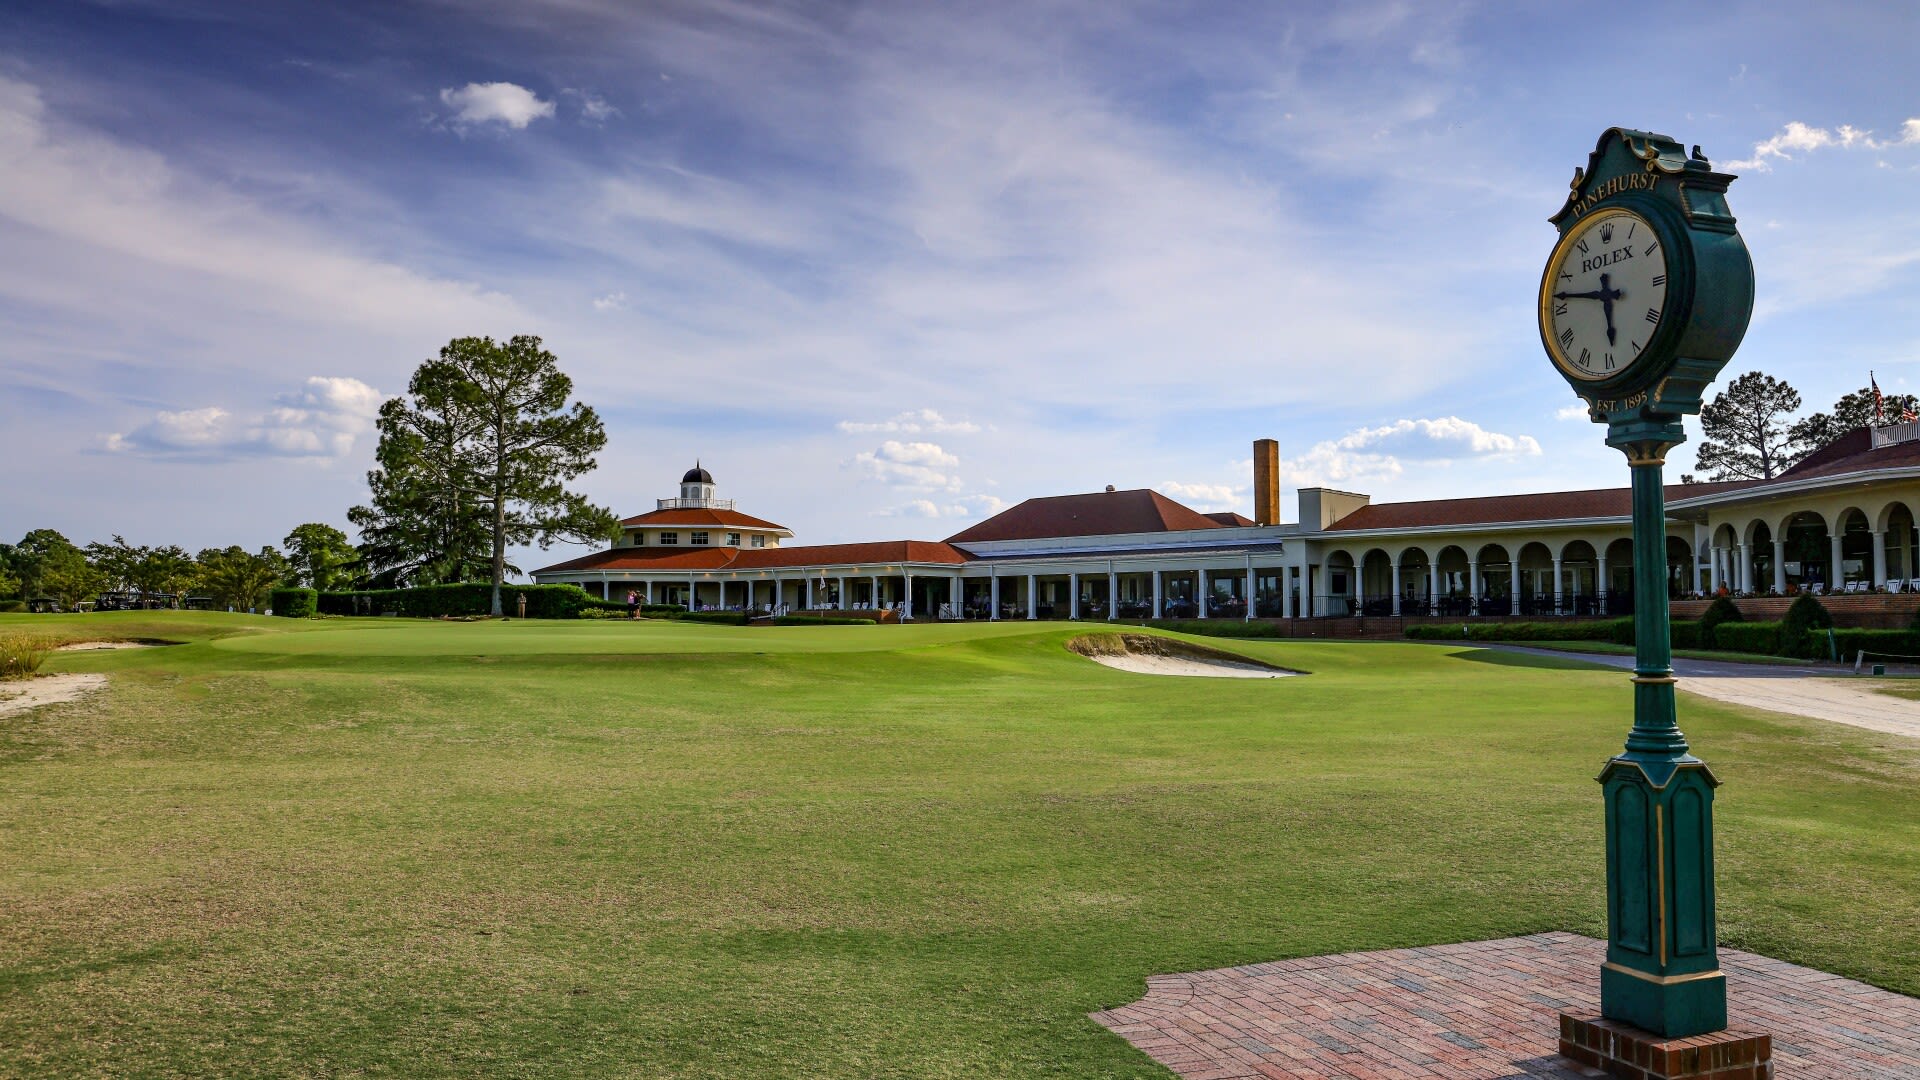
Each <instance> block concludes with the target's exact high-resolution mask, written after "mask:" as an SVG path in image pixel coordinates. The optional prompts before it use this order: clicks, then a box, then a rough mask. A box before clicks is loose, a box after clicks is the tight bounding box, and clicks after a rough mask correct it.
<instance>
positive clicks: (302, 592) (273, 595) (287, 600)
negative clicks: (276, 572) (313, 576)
mask: <svg viewBox="0 0 1920 1080" xmlns="http://www.w3.org/2000/svg"><path fill="white" fill-rule="evenodd" d="M267 606H268V607H270V608H272V609H273V613H274V614H275V615H283V616H285V617H287V618H289V619H311V618H313V616H314V613H315V612H317V611H318V610H319V609H320V594H319V593H317V592H315V591H314V590H312V589H275V590H273V591H272V592H269V593H268V594H267Z"/></svg>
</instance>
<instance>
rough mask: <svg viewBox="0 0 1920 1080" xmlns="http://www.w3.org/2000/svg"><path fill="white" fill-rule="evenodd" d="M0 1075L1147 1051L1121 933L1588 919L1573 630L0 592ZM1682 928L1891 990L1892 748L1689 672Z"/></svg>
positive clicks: (657, 1065)
mask: <svg viewBox="0 0 1920 1080" xmlns="http://www.w3.org/2000/svg"><path fill="white" fill-rule="evenodd" d="M13 622H26V623H29V624H30V625H32V626H34V627H36V628H40V629H52V630H61V631H65V632H69V633H71V634H72V635H73V636H75V637H80V638H85V637H129V638H169V639H174V640H181V641H187V642H190V643H189V644H186V645H182V646H179V647H176V648H168V649H157V650H147V651H126V652H112V653H106V652H96V653H64V654H59V655H58V656H57V657H56V658H55V659H53V660H51V661H49V663H48V670H74V671H79V670H88V671H105V672H109V673H111V676H112V679H113V683H112V685H111V687H110V689H109V690H108V692H106V693H104V694H101V695H97V696H95V697H93V698H91V699H88V700H85V701H82V702H77V703H75V704H72V705H67V706H59V707H54V708H51V709H46V710H42V711H40V712H38V713H36V714H33V715H30V716H28V717H16V718H13V719H10V720H6V721H0V789H3V790H4V791H5V792H6V796H5V798H4V800H0V912H4V913H5V914H4V918H0V1046H5V1047H6V1048H7V1052H6V1053H5V1054H0V1074H9V1075H94V1074H108V1073H112V1074H140V1075H148V1076H191V1075H207V1074H246V1075H263V1076H265V1075H306V1076H313V1075H319V1076H338V1075H370V1076H410V1077H444V1076H481V1075H485V1076H501V1075H505V1076H574V1075H584V1074H599V1075H633V1076H667V1077H743V1076H744V1077H752V1076H769V1077H771V1076H801V1075H809V1076H861V1077H869V1076H871V1077H978V1076H1048V1075H1053V1076H1074V1077H1086V1076H1122V1077H1124V1076H1164V1075H1166V1074H1165V1073H1164V1072H1163V1071H1161V1070H1160V1069H1159V1068H1158V1067H1157V1066H1154V1065H1152V1064H1151V1063H1150V1062H1148V1061H1146V1060H1145V1059H1144V1058H1143V1057H1142V1056H1141V1055H1139V1054H1138V1053H1137V1052H1135V1051H1134V1050H1132V1049H1131V1048H1130V1047H1129V1046H1127V1045H1126V1044H1125V1043H1124V1042H1122V1041H1121V1040H1119V1039H1118V1038H1116V1037H1114V1036H1112V1035H1110V1034H1109V1033H1107V1032H1105V1031H1104V1030H1103V1029H1101V1028H1099V1027H1098V1026H1097V1025H1094V1024H1093V1023H1092V1022H1091V1021H1089V1020H1087V1019H1086V1018H1085V1014H1086V1013H1087V1012H1088V1011H1090V1010H1093V1009H1097V1008H1101V1007H1104V1006H1108V1005H1113V1004H1117V1003H1120V1002H1125V1001H1130V1000H1133V999H1134V998H1136V997H1138V996H1139V995H1140V993H1141V992H1142V990H1143V980H1144V978H1145V977H1146V976H1147V975H1149V974H1152V973H1155V972H1164V971H1183V970H1191V969H1196V968H1206V967H1215V966H1220V965H1227V964H1239V963H1247V962H1253V961H1259V960H1268V959H1274V958H1279V957H1286V956H1296V955H1307V954H1317V953H1325V952H1334V951H1341V950H1351V949H1372V948H1383V947H1393V946H1404V945H1416V944H1426V943H1435V942H1447V941H1460V940H1470V939H1477V938H1486V937H1496V936H1504V935H1509V934H1518V933H1527V932H1532V931H1538V930H1544V929H1549V928H1564V929H1571V930H1575V931H1580V932H1583V933H1589V934H1598V933H1600V932H1602V930H1603V912H1602V887H1603V886H1602V864H1601V857H1600V851H1601V846H1600V845H1601V821H1600V801H1599V789H1598V787H1597V786H1596V785H1595V784H1594V783H1593V782H1592V779H1591V778H1592V776H1593V775H1594V774H1595V773H1596V772H1597V771H1598V768H1599V766H1600V764H1601V762H1602V761H1603V760H1604V759H1605V758H1606V757H1607V755H1608V754H1610V753H1612V752H1613V751H1614V750H1615V749H1616V748H1617V747H1618V745H1619V743H1620V740H1621V738H1622V737H1623V735H1624V732H1625V728H1626V725H1627V717H1628V712H1629V709H1630V704H1629V701H1630V695H1629V687H1628V684H1627V682H1626V680H1625V679H1624V678H1623V677H1621V676H1620V675H1619V674H1618V673H1616V672H1603V671H1597V670H1594V669H1592V668H1590V667H1588V666H1585V665H1582V664H1579V663H1577V662H1573V661H1567V660H1561V659H1558V658H1548V657H1532V656H1518V655H1513V654H1499V653H1491V652H1487V651H1484V650H1477V649H1472V648H1465V647H1444V646H1431V645H1417V644H1367V645H1340V644H1327V643H1319V642H1264V641H1226V640H1218V639H1210V640H1209V641H1208V642H1207V643H1208V644H1210V645H1214V646H1217V647H1221V648H1225V649H1230V650H1232V651H1235V652H1240V653H1243V654H1245V655H1248V656H1252V657H1256V658H1258V659H1261V660H1264V661H1267V662H1269V663H1273V664H1277V665H1280V666H1283V667H1290V668H1297V669H1302V670H1306V671H1309V672H1312V673H1313V674H1312V675H1310V676H1309V677H1305V678H1295V679H1280V680H1271V681H1267V680H1231V679H1164V678H1155V677H1152V676H1141V675H1131V674H1127V673H1123V672H1117V671H1113V670H1110V669H1107V668H1104V667H1101V666H1099V665H1097V664H1093V663H1091V662H1089V661H1087V660H1085V659H1083V658H1081V657H1078V656H1075V655H1072V654H1070V653H1069V652H1068V651H1067V650H1066V649H1064V648H1063V647H1062V646H1063V643H1064V642H1065V641H1066V640H1067V639H1068V638H1069V637H1071V636H1072V635H1073V634H1074V633H1075V632H1076V631H1075V630H1074V629H1072V628H1069V627H1063V626H1059V625H1044V624H1043V625H1040V626H1023V625H1019V624H1012V625H999V626H980V625H973V626H965V627H931V626H930V627H907V628H902V627H794V628H770V629H760V628H753V629H747V628H735V627H714V626H699V625H690V624H678V623H643V624H638V625H627V624H604V623H581V624H550V623H526V622H512V623H475V624H437V623H420V622H401V621H395V620H384V621H382V620H329V621H323V622H317V623H293V622H288V621H284V620H268V619H251V618H247V617H236V616H226V615H218V616H199V617H196V616H169V617H164V618H156V617H149V616H143V615H139V614H126V615H92V616H85V617H78V618H74V619H70V620H69V619H53V618H47V617H40V618H31V619H29V618H28V617H4V616H0V628H4V627H5V626H7V625H9V624H10V623H13ZM1682 719H1683V726H1684V727H1685V728H1686V730H1687V731H1688V733H1689V734H1690V735H1691V736H1693V737H1694V739H1695V740H1696V742H1698V743H1699V744H1700V746H1701V749H1702V751H1703V756H1705V757H1707V758H1708V760H1710V761H1711V762H1712V763H1713V765H1714V768H1715V770H1716V772H1717V773H1718V774H1719V775H1720V776H1721V778H1722V779H1723V780H1724V781H1726V786H1725V787H1724V788H1722V789H1721V797H1720V802H1719V817H1718V834H1719V855H1720V864H1721V870H1720V878H1719V888H1720V912H1721V934H1722V938H1723V940H1725V941H1727V942H1728V943H1729V944H1734V945H1738V946H1741V947H1745V948H1752V949H1757V950H1759V951H1761V952H1765V953H1768V954H1771V955H1774V956H1779V957H1783V958H1786V959H1790V960H1794V961H1797V962H1801V963H1808V964H1813V965H1815V966H1818V967H1822V968H1826V969H1828V970H1833V971H1838V972H1842V973H1845V974H1848V975H1852V976H1855V977H1859V978H1864V979H1866V980H1868V981H1871V982H1874V983H1877V984H1879V985H1882V986H1888V987H1891V988H1893V989H1896V990H1901V991H1905V992H1908V993H1913V992H1916V991H1920V899H1916V898H1920V803H1916V801H1915V800H1914V799H1913V798H1912V791H1913V790H1914V785H1915V782H1916V780H1920V747H1917V746H1916V744H1915V743H1913V742H1911V741H1908V740H1902V739H1899V738H1896V737H1893V736H1883V735H1876V734H1874V733H1871V732H1865V731H1859V730H1855V729H1850V728H1842V727H1838V726H1833V725H1823V724H1818V723H1815V722H1811V721H1808V722H1798V721H1793V720H1791V719H1788V718H1783V717H1778V716H1762V715H1757V714H1746V713H1742V712H1740V711H1738V710H1735V709H1732V708H1730V707H1726V706H1720V705H1716V704H1713V703H1710V702H1706V701H1703V700H1700V699H1695V698H1687V699H1686V700H1685V702H1684V704H1683V714H1682Z"/></svg>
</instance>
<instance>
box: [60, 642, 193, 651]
mask: <svg viewBox="0 0 1920 1080" xmlns="http://www.w3.org/2000/svg"><path fill="white" fill-rule="evenodd" d="M168 644H171V642H166V641H75V642H72V643H70V644H67V645H62V646H60V647H59V648H57V649H55V650H53V651H54V652H98V651H100V650H102V649H157V648H159V647H161V646H162V645H168Z"/></svg>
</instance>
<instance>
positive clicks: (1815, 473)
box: [1775, 428, 1920, 480]
mask: <svg viewBox="0 0 1920 1080" xmlns="http://www.w3.org/2000/svg"><path fill="white" fill-rule="evenodd" d="M1914 466H1920V440H1913V441H1908V442H1899V443H1894V444H1893V445H1892V446H1883V447H1881V448H1879V449H1878V450H1875V449H1874V448H1873V435H1872V433H1871V432H1869V431H1868V430H1867V429H1866V428H1858V429H1856V430H1853V431H1849V432H1847V433H1846V434H1845V435H1842V436H1840V437H1839V438H1838V439H1835V440H1834V441H1833V442H1832V443H1829V444H1828V445H1826V446H1823V447H1821V448H1820V449H1818V450H1815V451H1814V452H1813V453H1811V454H1808V455H1807V456H1806V457H1805V458H1803V459H1801V461H1800V463H1799V464H1798V465H1795V466H1794V467H1793V468H1791V469H1788V470H1787V471H1786V472H1783V473H1781V474H1780V475H1779V476H1777V477H1775V479H1776V480H1815V479H1819V478H1821V477H1827V476H1844V475H1846V474H1847V473H1855V472H1866V471H1868V470H1870V469H1897V468H1902V467H1908V468H1911V467H1914Z"/></svg>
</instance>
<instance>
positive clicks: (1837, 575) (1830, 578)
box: [1827, 533, 1847, 591]
mask: <svg viewBox="0 0 1920 1080" xmlns="http://www.w3.org/2000/svg"><path fill="white" fill-rule="evenodd" d="M1827 540H1828V546H1830V547H1831V548H1832V549H1833V560H1832V561H1833V569H1831V570H1828V571H1827V589H1828V590H1829V591H1831V590H1832V589H1833V588H1834V587H1835V586H1836V585H1839V584H1840V583H1841V582H1843V581H1845V580H1847V576H1846V574H1845V573H1843V572H1841V569H1840V534H1839V533H1834V534H1832V535H1831V536H1829V537H1827Z"/></svg>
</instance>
